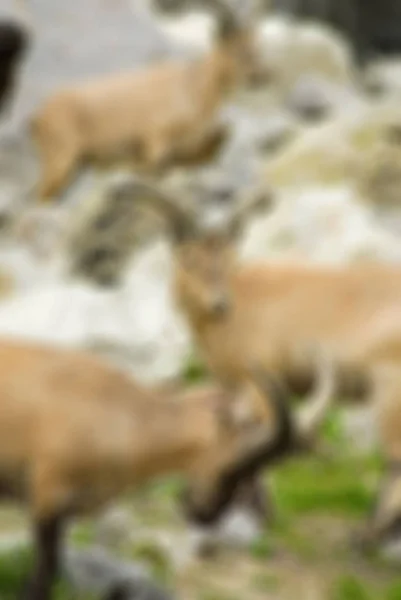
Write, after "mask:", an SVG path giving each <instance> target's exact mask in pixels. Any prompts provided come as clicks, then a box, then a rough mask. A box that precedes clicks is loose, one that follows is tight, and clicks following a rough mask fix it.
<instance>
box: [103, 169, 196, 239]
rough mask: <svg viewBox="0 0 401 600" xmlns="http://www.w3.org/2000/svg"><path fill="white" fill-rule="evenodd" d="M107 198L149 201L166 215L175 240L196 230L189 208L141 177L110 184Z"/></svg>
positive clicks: (112, 200)
mask: <svg viewBox="0 0 401 600" xmlns="http://www.w3.org/2000/svg"><path fill="white" fill-rule="evenodd" d="M109 199H110V202H114V203H117V202H126V201H132V202H138V203H139V202H141V203H149V204H150V205H152V206H153V207H154V208H155V209H156V210H157V211H159V212H160V213H161V214H162V215H163V216H165V217H166V219H167V222H168V224H169V226H170V228H171V232H172V234H173V236H174V238H175V239H176V240H183V239H185V238H188V237H192V236H193V235H194V233H195V231H196V227H195V217H194V215H193V214H192V213H191V211H190V209H189V208H187V207H184V206H183V205H182V203H181V202H180V201H178V199H175V198H173V196H171V195H170V194H168V193H166V192H164V191H162V190H160V189H159V188H158V187H157V186H155V185H152V184H151V183H148V182H147V181H145V180H143V179H139V178H136V177H129V178H127V179H124V180H122V181H119V182H117V183H114V184H112V186H111V187H110V190H109Z"/></svg>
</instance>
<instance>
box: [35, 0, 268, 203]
mask: <svg viewBox="0 0 401 600" xmlns="http://www.w3.org/2000/svg"><path fill="white" fill-rule="evenodd" d="M213 4H214V6H215V10H216V12H217V25H218V27H217V41H216V44H215V46H214V48H213V49H212V50H211V52H210V53H209V54H207V55H206V56H204V57H202V58H200V59H198V60H195V61H193V62H188V61H178V60H177V61H173V60H169V61H163V62H162V63H160V64H157V65H154V66H151V67H147V68H144V69H142V70H140V71H137V72H133V73H128V72H127V73H120V74H114V75H110V76H107V77H103V78H102V79H98V80H95V81H89V82H86V83H83V84H77V85H72V86H70V87H68V88H65V89H62V90H60V91H57V92H56V93H54V94H53V95H52V96H51V97H50V98H49V99H48V100H47V101H45V102H44V104H43V105H41V106H40V107H39V109H38V111H37V112H36V114H35V115H34V116H33V118H32V121H31V126H30V129H31V134H32V138H33V140H34V143H35V145H36V147H37V149H38V152H39V160H40V162H41V170H42V172H41V176H40V181H39V187H38V194H39V198H40V199H41V200H43V201H49V200H50V199H51V198H53V197H54V196H56V195H57V194H58V193H59V192H60V191H61V190H62V189H64V188H65V187H66V186H67V182H68V181H69V180H70V179H71V177H72V176H73V174H74V173H75V172H76V171H77V170H78V168H79V167H80V166H82V164H83V162H84V161H89V162H95V163H99V162H100V163H105V164H107V163H108V164H114V163H116V162H119V161H123V162H124V163H130V164H131V166H132V167H134V166H135V167H136V168H139V169H144V170H145V172H147V173H151V174H158V173H160V170H164V169H165V168H166V167H167V166H169V165H171V164H173V163H176V162H177V161H178V162H180V161H181V160H182V161H184V162H185V161H186V160H195V159H196V157H197V156H198V154H199V156H200V160H202V161H204V160H206V159H207V155H208V154H209V153H212V154H213V153H214V152H215V151H216V150H217V148H218V147H220V145H221V144H222V143H223V141H224V140H225V139H226V137H227V132H228V130H227V127H226V126H225V125H224V124H223V122H222V120H221V119H220V109H221V108H222V105H223V103H224V101H225V100H226V99H227V97H228V96H229V95H230V94H231V93H232V92H233V91H234V90H235V89H236V88H237V86H241V85H242V84H245V83H246V82H247V81H251V80H254V79H255V78H256V79H257V78H258V77H259V74H260V73H259V65H258V60H257V52H256V49H254V37H253V26H252V24H250V19H246V20H245V21H246V22H244V21H243V20H242V19H239V16H238V15H237V13H236V11H235V10H233V8H232V7H230V6H229V3H228V2H226V1H225V0H219V1H216V2H214V3H213ZM205 154H206V156H205ZM194 157H195V158H194Z"/></svg>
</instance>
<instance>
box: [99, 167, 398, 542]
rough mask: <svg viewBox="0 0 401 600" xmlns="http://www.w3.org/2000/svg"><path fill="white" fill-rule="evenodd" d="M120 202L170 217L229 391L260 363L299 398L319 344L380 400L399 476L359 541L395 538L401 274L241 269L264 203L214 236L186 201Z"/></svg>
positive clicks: (208, 342) (184, 278) (351, 388)
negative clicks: (238, 244)
mask: <svg viewBox="0 0 401 600" xmlns="http://www.w3.org/2000/svg"><path fill="white" fill-rule="evenodd" d="M120 197H121V198H123V197H129V198H131V199H132V201H136V202H138V203H139V202H142V201H144V200H146V202H147V203H153V205H154V206H157V207H158V209H159V210H160V211H161V212H162V213H163V214H164V215H165V216H166V218H167V222H168V223H169V224H170V230H171V236H172V240H173V245H174V251H173V257H174V261H175V291H176V295H177V300H178V302H179V305H180V306H181V308H182V309H183V311H184V312H185V314H186V317H187V319H188V321H189V324H190V327H191V329H192V332H193V335H194V338H195V341H196V342H197V344H198V347H199V349H200V350H201V353H202V354H203V357H204V358H205V360H206V362H207V364H208V366H209V367H210V369H211V371H212V373H213V374H214V375H215V376H216V377H217V379H218V380H219V381H220V382H221V383H222V384H223V385H224V386H225V387H226V388H227V389H232V390H236V389H238V387H239V386H240V385H242V383H243V381H244V377H245V376H246V370H245V368H246V365H247V364H248V363H249V361H251V362H257V363H258V364H261V365H263V367H264V368H265V369H266V370H268V371H269V372H272V373H275V374H276V375H280V376H282V377H283V378H284V380H285V381H286V382H287V384H289V386H290V389H292V390H293V391H294V392H301V391H304V390H306V389H308V387H309V385H310V384H311V382H312V379H313V376H314V369H313V367H312V364H313V363H312V361H311V359H310V354H309V353H308V352H306V351H305V350H306V348H308V347H310V345H311V344H317V345H318V347H320V348H321V349H322V350H323V351H324V352H327V353H328V355H330V356H332V357H333V360H334V362H335V363H336V364H338V366H339V393H340V394H342V396H343V397H346V398H347V399H349V400H350V401H353V400H354V401H360V400H364V401H370V400H371V401H372V402H373V406H374V408H375V410H376V412H377V425H378V430H379V434H380V438H381V443H382V448H383V451H384V454H385V457H386V460H387V463H388V469H389V473H390V475H389V481H388V482H387V483H386V486H385V488H384V490H383V493H382V494H381V498H380V501H379V502H378V506H377V510H376V512H375V516H374V518H373V519H372V521H371V522H370V523H369V526H368V527H367V530H366V533H365V534H362V535H361V536H360V541H361V543H362V542H365V543H366V544H370V543H372V544H373V543H378V542H382V541H383V542H385V541H387V540H388V539H389V538H391V536H392V535H393V534H394V531H395V529H396V527H397V523H398V522H399V519H400V518H401V477H400V472H401V471H400V466H401V375H400V372H401V308H400V307H401V272H400V270H399V269H398V268H397V267H395V266H389V265H372V264H363V265H361V264H358V265H349V266H342V267H339V266H327V265H325V266H322V265H313V264H309V265H308V264H285V263H282V262H281V263H280V262H279V263H276V264H271V263H269V262H266V263H264V262H259V263H255V264H240V263H239V261H238V256H237V253H236V250H235V241H236V240H237V237H238V235H239V234H240V231H241V227H242V225H243V224H244V222H245V220H246V216H247V215H248V216H249V214H250V211H252V210H254V209H255V207H256V206H257V205H256V204H255V203H253V204H252V203H249V204H248V205H246V206H245V207H242V208H240V209H239V210H237V211H235V212H234V215H233V217H232V218H231V219H229V221H228V222H227V224H226V225H225V226H222V227H221V228H220V230H218V231H217V230H216V231H214V232H212V233H211V232H210V231H209V232H205V231H204V230H203V231H202V229H201V228H200V227H199V222H198V223H197V219H195V218H194V215H193V214H191V212H190V211H189V209H188V208H186V207H185V206H184V204H183V203H181V202H179V201H178V199H177V198H174V197H171V195H169V194H168V193H166V192H163V191H161V190H160V189H158V188H157V187H156V186H152V185H148V184H147V183H146V182H144V181H139V180H135V179H131V180H127V181H125V182H120V183H118V184H116V185H115V186H113V187H112V188H111V190H110V197H109V202H113V200H116V199H118V198H120ZM255 200H258V199H255ZM259 200H260V199H259Z"/></svg>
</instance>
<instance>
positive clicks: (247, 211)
mask: <svg viewBox="0 0 401 600" xmlns="http://www.w3.org/2000/svg"><path fill="white" fill-rule="evenodd" d="M272 205H273V193H272V191H271V190H270V189H269V188H267V187H265V186H264V187H258V188H256V189H254V190H252V192H251V193H250V194H249V196H248V200H247V201H246V202H245V204H243V205H242V206H240V207H239V208H238V210H237V211H235V213H234V215H233V218H232V219H231V222H230V229H229V233H230V237H231V238H233V239H237V238H239V237H240V236H241V234H242V232H243V229H244V227H245V225H246V224H247V223H248V221H249V220H250V219H251V218H252V217H254V216H256V215H258V214H263V213H264V212H266V211H267V210H269V209H270V208H271V207H272Z"/></svg>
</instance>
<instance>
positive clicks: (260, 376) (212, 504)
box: [184, 370, 295, 525]
mask: <svg viewBox="0 0 401 600" xmlns="http://www.w3.org/2000/svg"><path fill="white" fill-rule="evenodd" d="M251 377H252V380H253V381H254V382H255V384H256V385H257V386H258V388H259V389H260V390H261V391H262V392H263V396H264V397H265V399H266V402H267V403H268V405H269V408H273V412H274V415H273V422H274V425H273V431H272V428H271V427H270V426H269V425H268V426H267V427H266V424H265V423H264V424H260V425H258V426H257V427H255V428H252V429H251V431H249V430H248V431H247V433H246V434H244V440H243V443H242V444H241V447H240V449H239V450H238V452H237V455H236V456H234V457H233V459H232V460H231V461H230V464H229V465H226V467H225V468H224V469H223V470H222V472H221V473H220V474H219V476H218V479H217V481H216V484H215V487H214V489H213V494H212V498H211V499H209V502H208V503H207V506H203V507H202V506H199V505H198V504H197V503H196V499H195V498H194V499H190V498H188V497H185V498H184V509H185V511H186V513H187V515H188V514H189V516H190V518H191V520H192V521H195V522H197V523H198V524H201V525H206V524H208V523H212V522H214V521H216V520H217V519H218V518H219V517H220V516H221V515H222V514H223V513H224V511H225V510H226V508H227V506H228V505H229V504H230V502H231V501H232V499H233V497H234V495H235V493H236V491H237V489H238V486H239V485H240V484H241V483H242V482H243V481H244V479H247V478H248V477H250V476H252V475H254V474H255V473H256V472H257V471H258V470H259V469H261V468H262V467H264V466H267V465H271V464H272V463H273V462H274V461H276V460H278V459H279V458H281V457H282V456H284V455H285V454H286V453H287V452H288V451H290V450H291V447H292V440H293V438H294V427H295V425H294V423H293V419H292V416H291V412H290V409H289V406H288V404H287V402H286V394H285V392H284V389H283V388H281V387H280V386H279V385H278V384H277V383H276V382H275V381H274V380H273V379H272V378H271V377H270V376H269V375H268V374H267V373H265V372H261V371H259V370H256V371H255V370H252V372H251Z"/></svg>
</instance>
